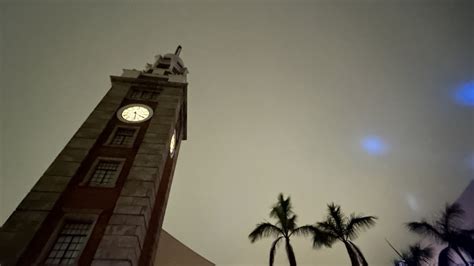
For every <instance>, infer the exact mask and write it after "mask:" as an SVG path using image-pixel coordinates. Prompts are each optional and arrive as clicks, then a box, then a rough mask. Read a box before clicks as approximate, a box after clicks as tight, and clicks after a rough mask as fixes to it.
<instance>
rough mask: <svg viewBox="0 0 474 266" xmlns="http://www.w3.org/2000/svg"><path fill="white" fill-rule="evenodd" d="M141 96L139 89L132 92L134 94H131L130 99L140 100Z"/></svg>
mask: <svg viewBox="0 0 474 266" xmlns="http://www.w3.org/2000/svg"><path fill="white" fill-rule="evenodd" d="M140 95H141V92H140V91H139V90H137V89H134V90H132V93H131V94H130V98H132V99H139V98H140Z"/></svg>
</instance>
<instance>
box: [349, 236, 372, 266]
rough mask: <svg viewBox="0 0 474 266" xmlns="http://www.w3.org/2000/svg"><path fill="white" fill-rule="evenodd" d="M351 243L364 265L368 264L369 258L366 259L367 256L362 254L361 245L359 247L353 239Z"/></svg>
mask: <svg viewBox="0 0 474 266" xmlns="http://www.w3.org/2000/svg"><path fill="white" fill-rule="evenodd" d="M349 243H350V244H351V245H352V247H353V248H354V251H355V252H356V253H357V255H358V257H359V259H360V260H361V261H362V265H363V266H368V265H369V264H368V263H367V260H365V257H364V255H363V254H362V251H360V249H359V247H357V246H356V245H355V244H354V243H353V242H352V241H349Z"/></svg>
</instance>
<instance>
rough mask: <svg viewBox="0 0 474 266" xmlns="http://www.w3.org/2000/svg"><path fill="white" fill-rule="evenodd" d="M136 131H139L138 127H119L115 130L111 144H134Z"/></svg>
mask: <svg viewBox="0 0 474 266" xmlns="http://www.w3.org/2000/svg"><path fill="white" fill-rule="evenodd" d="M136 132H137V129H136V128H129V127H118V128H117V129H116V130H115V132H114V134H113V137H112V139H111V140H110V142H109V144H110V145H121V146H133V142H134V140H135V134H136Z"/></svg>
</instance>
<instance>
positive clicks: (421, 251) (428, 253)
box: [408, 243, 434, 265]
mask: <svg viewBox="0 0 474 266" xmlns="http://www.w3.org/2000/svg"><path fill="white" fill-rule="evenodd" d="M408 252H409V253H408V254H409V258H410V259H411V260H412V261H413V262H415V263H416V264H417V265H420V264H421V263H422V262H426V263H427V262H428V261H429V260H430V259H431V258H432V257H433V254H434V252H433V248H432V247H431V246H427V247H421V245H420V243H416V244H414V245H411V246H410V247H409V248H408Z"/></svg>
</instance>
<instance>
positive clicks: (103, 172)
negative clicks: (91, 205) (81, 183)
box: [89, 160, 122, 187]
mask: <svg viewBox="0 0 474 266" xmlns="http://www.w3.org/2000/svg"><path fill="white" fill-rule="evenodd" d="M121 166H122V162H121V161H117V160H99V162H98V163H97V165H96V166H95V169H94V172H93V173H92V176H91V178H90V181H89V184H90V185H91V186H106V187H107V186H111V185H112V186H113V185H115V181H117V178H118V175H119V172H120V170H121V169H120V168H121Z"/></svg>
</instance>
